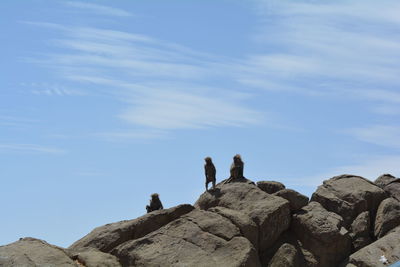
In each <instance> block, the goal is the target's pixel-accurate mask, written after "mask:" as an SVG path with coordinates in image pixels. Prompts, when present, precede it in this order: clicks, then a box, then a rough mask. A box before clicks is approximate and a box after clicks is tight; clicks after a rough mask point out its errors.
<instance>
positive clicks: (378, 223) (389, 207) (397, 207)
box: [374, 198, 400, 242]
mask: <svg viewBox="0 0 400 267" xmlns="http://www.w3.org/2000/svg"><path fill="white" fill-rule="evenodd" d="M399 225H400V202H399V201H397V200H396V199H394V198H387V199H385V200H383V201H382V202H381V204H380V205H379V208H378V211H377V213H376V219H375V228H374V234H375V236H376V237H377V238H381V237H382V236H384V235H385V234H386V233H387V232H389V231H390V230H392V229H393V228H395V227H397V226H399ZM399 242H400V240H399Z"/></svg>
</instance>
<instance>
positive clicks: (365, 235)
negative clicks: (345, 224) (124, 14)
mask: <svg viewBox="0 0 400 267" xmlns="http://www.w3.org/2000/svg"><path fill="white" fill-rule="evenodd" d="M350 231H351V234H350V236H351V238H352V243H353V251H357V250H359V249H360V248H363V247H365V246H366V245H368V244H369V243H371V242H372V239H371V236H370V233H371V219H370V216H369V211H364V212H362V213H360V214H359V215H358V216H357V217H356V218H355V219H354V221H353V223H352V224H351V226H350Z"/></svg>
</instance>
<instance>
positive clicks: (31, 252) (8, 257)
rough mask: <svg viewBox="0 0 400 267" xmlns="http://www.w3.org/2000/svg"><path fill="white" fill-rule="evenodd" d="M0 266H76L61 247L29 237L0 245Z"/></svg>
mask: <svg viewBox="0 0 400 267" xmlns="http://www.w3.org/2000/svg"><path fill="white" fill-rule="evenodd" d="M0 266H60V267H78V263H77V262H75V261H73V260H72V259H71V258H70V256H69V254H68V253H67V252H66V251H65V250H64V249H62V248H60V247H57V246H54V245H50V244H48V243H47V242H45V241H43V240H39V239H35V238H31V237H26V238H21V239H20V240H19V241H16V242H14V243H11V244H8V245H6V246H0Z"/></svg>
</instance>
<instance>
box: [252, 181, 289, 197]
mask: <svg viewBox="0 0 400 267" xmlns="http://www.w3.org/2000/svg"><path fill="white" fill-rule="evenodd" d="M257 186H258V188H260V189H261V190H262V191H264V192H265V193H268V194H273V193H275V192H278V191H280V190H283V189H285V185H284V184H282V183H280V182H276V181H260V182H257Z"/></svg>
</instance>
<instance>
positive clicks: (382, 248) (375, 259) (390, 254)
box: [343, 227, 400, 267]
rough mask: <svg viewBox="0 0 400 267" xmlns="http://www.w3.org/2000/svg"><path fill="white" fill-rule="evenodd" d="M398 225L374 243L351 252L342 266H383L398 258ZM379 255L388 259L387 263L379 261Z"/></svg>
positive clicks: (399, 247)
mask: <svg viewBox="0 0 400 267" xmlns="http://www.w3.org/2000/svg"><path fill="white" fill-rule="evenodd" d="M399 240H400V227H398V228H396V229H395V230H394V231H393V232H391V233H389V234H387V235H386V236H384V237H382V238H381V239H379V240H377V241H375V242H374V243H372V244H370V245H368V246H366V247H364V248H362V249H360V250H359V251H357V252H356V253H354V254H352V255H351V256H350V257H349V259H348V260H347V264H344V265H343V266H346V267H352V266H360V267H380V266H381V267H383V266H388V265H389V264H392V263H395V262H397V261H399V260H400V242H399ZM381 256H384V257H385V258H386V259H387V260H388V264H384V263H382V262H381V261H379V260H380V259H381Z"/></svg>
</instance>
